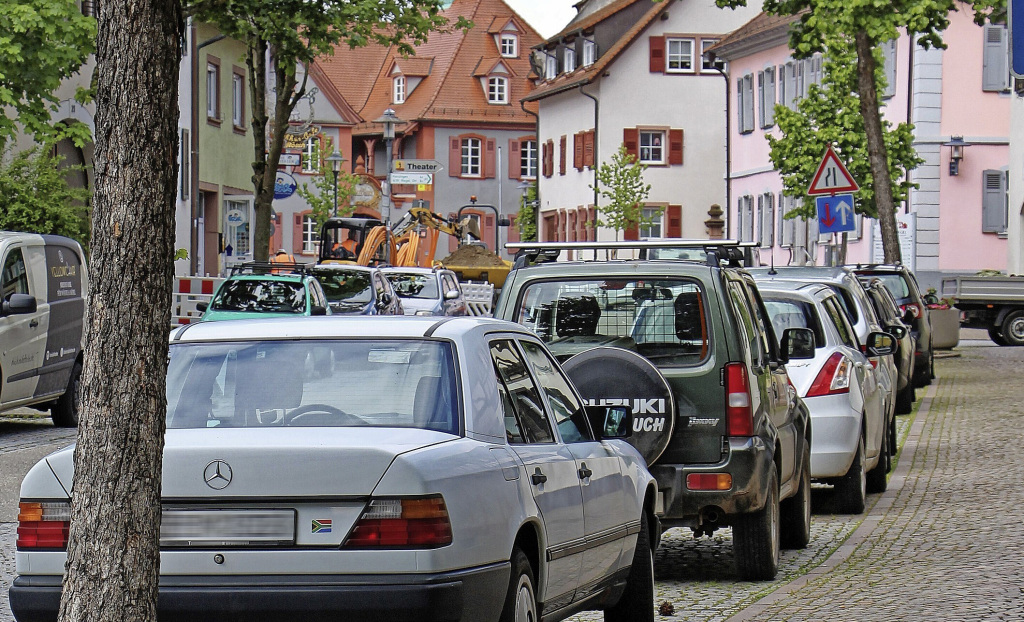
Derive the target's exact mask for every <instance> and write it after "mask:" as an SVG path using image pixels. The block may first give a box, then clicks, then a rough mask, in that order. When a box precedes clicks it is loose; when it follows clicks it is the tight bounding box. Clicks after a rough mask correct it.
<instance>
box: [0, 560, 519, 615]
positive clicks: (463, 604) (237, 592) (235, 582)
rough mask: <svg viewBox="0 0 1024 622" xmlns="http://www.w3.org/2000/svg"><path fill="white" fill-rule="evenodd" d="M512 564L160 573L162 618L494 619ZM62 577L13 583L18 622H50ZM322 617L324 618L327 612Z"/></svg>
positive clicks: (22, 578) (28, 578)
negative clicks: (387, 571) (368, 571)
mask: <svg viewBox="0 0 1024 622" xmlns="http://www.w3.org/2000/svg"><path fill="white" fill-rule="evenodd" d="M509 572H510V568H509V564H508V562H505V563H498V564H491V565H488V566H483V567H480V568H472V569H468V570H460V571H453V572H446V573H437V574H429V575H428V574H417V575H338V576H332V575H308V576H306V575H287V576H273V575H248V576H164V577H161V578H160V596H159V601H158V604H157V612H158V615H159V617H160V620H161V622H164V621H165V620H170V621H172V622H173V621H176V620H182V621H185V620H192V621H194V620H197V619H202V620H241V619H256V620H270V621H276V620H282V621H283V620H295V619H302V618H312V617H339V619H345V620H384V619H386V620H388V621H389V622H400V621H402V620H410V621H412V620H417V621H419V620H424V621H426V620H434V621H448V620H453V621H454V620H496V619H498V616H499V614H500V611H501V607H502V605H503V604H504V600H505V594H506V592H507V590H508V581H509ZM60 594H61V577H59V576H49V575H48V576H19V577H17V578H16V579H15V580H14V584H13V585H12V586H11V591H10V597H11V610H12V611H13V612H14V616H15V618H17V620H18V622H55V621H56V620H57V611H58V609H59V608H60ZM325 614H326V615H325Z"/></svg>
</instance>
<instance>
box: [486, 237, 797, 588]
mask: <svg viewBox="0 0 1024 622" xmlns="http://www.w3.org/2000/svg"><path fill="white" fill-rule="evenodd" d="M593 244H594V243H545V244H537V245H530V248H528V249H526V250H525V251H524V252H525V253H526V255H525V256H524V258H522V259H520V260H519V261H517V263H516V267H514V268H513V270H512V271H511V273H510V274H509V276H508V279H507V280H506V281H505V284H504V287H503V288H502V292H501V297H500V299H499V300H498V303H497V306H496V309H495V313H494V314H495V316H496V317H499V318H502V319H506V320H512V321H515V322H519V323H520V324H523V325H524V326H526V327H528V328H530V329H531V330H533V331H534V332H536V333H537V334H538V335H539V336H540V337H541V338H542V339H543V340H544V341H545V343H547V345H548V347H549V348H550V350H551V352H552V353H553V354H554V355H555V356H556V357H558V358H559V359H560V361H562V362H563V368H564V369H565V370H566V372H567V373H568V374H569V375H570V377H572V379H573V382H574V384H576V386H577V388H579V389H580V391H581V393H582V395H583V397H584V398H586V399H588V400H589V401H590V403H594V404H596V405H601V404H611V403H625V404H629V405H630V406H631V407H632V410H633V415H634V430H633V436H632V437H631V438H630V442H631V443H633V444H634V445H635V446H636V447H637V448H638V449H640V451H641V453H642V454H644V456H645V458H647V460H648V462H649V466H650V470H651V472H652V473H653V474H654V475H655V477H656V478H657V480H658V490H659V499H658V509H659V512H660V518H661V523H662V526H663V528H666V529H667V528H669V527H689V528H691V529H692V530H693V531H694V533H695V534H697V535H701V534H707V535H710V534H712V533H713V532H714V531H715V530H717V529H719V528H722V527H726V526H732V527H733V534H734V537H733V543H734V549H735V557H736V563H737V569H738V572H739V574H740V575H741V576H742V577H744V578H747V579H757V580H767V579H772V578H774V576H775V574H776V572H777V568H778V559H779V549H780V548H782V547H788V548H803V547H804V546H806V545H807V543H808V540H809V538H810V441H811V430H810V423H809V416H808V412H807V409H806V407H805V406H804V405H803V402H802V401H801V400H800V398H799V397H797V396H796V394H795V392H794V391H793V390H792V388H791V386H790V384H789V378H788V375H787V373H786V367H785V363H786V362H787V361H788V360H789V358H806V357H807V356H808V355H809V352H808V345H809V346H810V351H811V352H810V353H813V335H805V334H803V332H801V331H806V330H807V329H789V330H787V331H786V333H784V334H783V335H781V336H780V337H781V338H782V339H781V344H780V340H779V339H777V337H776V335H775V333H774V331H773V329H772V326H771V323H770V322H769V321H768V315H767V313H766V311H765V308H764V304H763V302H762V301H761V297H760V295H759V293H758V291H757V287H756V286H755V285H754V281H753V279H752V278H751V277H750V275H749V274H747V273H746V272H745V271H744V270H742V269H740V268H732V267H724V266H722V265H721V263H722V262H720V260H719V259H718V257H720V256H721V253H722V252H724V251H722V250H716V249H709V250H711V252H709V253H707V254H706V255H705V259H703V260H684V259H665V260H618V261H616V260H612V261H570V262H563V261H553V262H550V261H549V262H546V263H537V264H532V263H531V261H530V257H531V255H530V254H531V253H533V254H536V253H537V252H538V251H540V250H541V249H542V247H544V248H549V249H550V248H552V246H554V247H555V248H561V249H564V248H566V247H572V248H577V247H578V248H584V247H586V248H591V246H590V245H593ZM619 244H622V243H619ZM634 244H637V243H634ZM638 244H639V245H643V244H644V243H642V242H641V243H638ZM581 254H585V255H587V256H589V255H590V253H589V252H587V253H581ZM594 254H596V253H594ZM537 256H538V257H541V258H543V257H544V253H541V254H540V255H537ZM807 332H809V331H807ZM658 376H660V377H661V378H663V380H659V378H658ZM659 383H662V384H660V385H659ZM659 386H667V388H666V389H665V390H664V391H660V390H659Z"/></svg>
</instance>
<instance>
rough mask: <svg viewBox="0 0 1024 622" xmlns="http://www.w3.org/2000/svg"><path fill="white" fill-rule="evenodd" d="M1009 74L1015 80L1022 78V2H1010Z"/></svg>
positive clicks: (1023, 41)
mask: <svg viewBox="0 0 1024 622" xmlns="http://www.w3.org/2000/svg"><path fill="white" fill-rule="evenodd" d="M1006 4H1007V7H1006V8H1007V10H1008V11H1009V12H1010V15H1009V20H1007V21H1009V22H1010V73H1012V74H1013V76H1014V77H1015V78H1020V77H1024V0H1010V1H1009V2H1007V3H1006Z"/></svg>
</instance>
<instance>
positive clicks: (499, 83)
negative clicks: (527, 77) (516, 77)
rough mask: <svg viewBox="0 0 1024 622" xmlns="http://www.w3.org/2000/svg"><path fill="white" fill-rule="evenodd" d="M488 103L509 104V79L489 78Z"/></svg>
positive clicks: (501, 77)
mask: <svg viewBox="0 0 1024 622" xmlns="http://www.w3.org/2000/svg"><path fill="white" fill-rule="evenodd" d="M487 103H489V104H507V103H508V78H506V77H504V76H491V77H489V78H487Z"/></svg>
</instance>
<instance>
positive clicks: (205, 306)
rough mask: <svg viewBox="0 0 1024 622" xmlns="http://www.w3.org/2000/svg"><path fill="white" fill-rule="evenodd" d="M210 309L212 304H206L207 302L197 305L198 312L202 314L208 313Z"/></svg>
mask: <svg viewBox="0 0 1024 622" xmlns="http://www.w3.org/2000/svg"><path fill="white" fill-rule="evenodd" d="M209 308H210V303H208V302H206V301H205V300H204V301H203V302H197V303H196V311H199V312H200V313H206V310H207V309H209Z"/></svg>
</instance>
